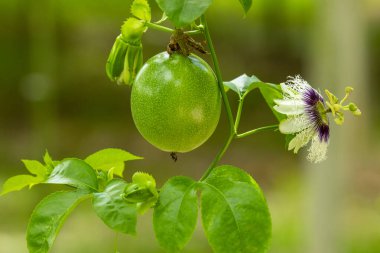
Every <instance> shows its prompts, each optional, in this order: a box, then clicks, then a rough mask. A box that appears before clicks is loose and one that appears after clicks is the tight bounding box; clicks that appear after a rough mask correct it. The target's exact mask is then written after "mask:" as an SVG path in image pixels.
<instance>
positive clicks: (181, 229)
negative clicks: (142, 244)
mask: <svg viewBox="0 0 380 253" xmlns="http://www.w3.org/2000/svg"><path fill="white" fill-rule="evenodd" d="M195 186H196V182H194V180H192V179H190V178H187V177H174V178H171V179H170V180H169V181H168V182H166V184H165V185H164V186H163V187H162V189H161V191H160V197H159V200H158V202H157V205H156V207H155V209H154V213H153V226H154V231H155V234H156V238H157V240H158V241H159V243H160V245H161V246H162V247H163V248H164V249H165V250H167V251H168V252H179V251H181V250H182V249H183V247H184V246H185V245H186V243H187V242H188V241H189V240H190V238H191V236H192V234H193V232H194V229H195V225H196V223H197V215H198V205H197V192H196V188H195Z"/></svg>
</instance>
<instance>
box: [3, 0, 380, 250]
mask: <svg viewBox="0 0 380 253" xmlns="http://www.w3.org/2000/svg"><path fill="white" fill-rule="evenodd" d="M150 2H151V5H152V8H153V10H154V13H153V16H154V19H155V20H158V19H159V18H160V13H159V12H158V8H157V5H156V4H155V2H154V1H150ZM129 5H130V1H126V0H107V1H94V0H81V1H77V0H39V1H32V0H29V1H25V0H2V1H0V24H1V25H0V73H1V74H0V184H2V183H3V182H4V181H5V179H6V178H7V177H10V176H13V175H16V174H20V173H24V172H26V170H25V169H24V168H23V165H22V163H21V162H20V159H42V155H43V154H44V152H45V149H48V150H49V152H50V154H51V155H52V156H53V158H55V159H62V158H64V157H80V158H84V157H86V156H87V155H88V154H90V153H92V152H95V151H97V150H99V149H102V148H106V147H118V148H123V149H126V150H128V151H130V152H132V153H134V154H136V155H140V156H143V157H145V160H143V161H138V162H137V161H136V162H130V163H128V164H127V170H126V173H125V177H126V178H130V176H131V174H133V172H135V171H137V170H143V171H147V172H150V173H152V174H153V175H154V176H155V177H156V179H157V181H158V185H162V184H163V183H164V182H165V181H166V180H167V179H168V178H169V177H171V176H174V175H186V176H190V177H193V178H199V177H200V176H201V175H202V172H203V171H204V170H205V169H206V168H207V166H208V164H209V163H210V161H211V160H212V158H213V157H214V156H215V154H216V152H217V151H218V149H219V147H220V146H221V144H222V143H223V141H224V138H225V136H226V133H227V128H226V127H227V124H226V117H225V115H224V114H223V115H222V117H221V120H220V124H219V127H218V128H217V130H216V132H215V134H214V135H213V136H212V138H211V139H210V140H209V141H208V142H207V143H206V144H204V145H203V146H202V147H200V148H199V149H197V150H195V151H193V152H191V153H188V154H180V155H179V160H178V161H177V162H176V163H174V162H173V161H172V160H171V159H170V156H169V154H168V153H165V152H161V151H159V150H157V149H155V148H154V147H152V146H150V145H149V144H148V143H147V142H146V141H144V140H143V138H142V137H141V136H140V135H139V133H138V132H137V130H136V128H135V127H134V125H133V122H132V118H131V115H130V106H129V96H130V88H129V87H126V86H117V85H115V84H114V83H111V82H110V81H109V80H108V79H107V78H106V76H105V70H104V68H105V62H106V59H107V56H108V53H109V51H110V49H111V46H112V44H113V41H114V39H115V37H116V36H117V35H118V34H119V27H120V25H121V24H122V22H123V20H125V18H126V17H127V16H128V15H129ZM207 17H208V20H209V25H210V29H211V33H212V36H213V39H214V43H215V46H216V50H217V53H218V56H219V59H220V64H221V68H222V71H223V77H224V79H225V80H231V79H233V78H235V77H236V76H238V75H240V74H242V73H247V74H255V75H256V76H258V77H259V78H260V79H261V80H264V81H268V82H272V83H280V82H282V81H284V80H286V78H287V76H289V75H295V74H301V75H302V76H303V77H304V78H305V79H306V80H308V81H309V82H310V83H312V84H313V85H314V86H315V87H318V88H320V89H321V90H323V89H325V88H329V89H330V90H331V91H333V92H334V93H336V94H338V95H339V96H342V95H343V94H344V87H345V86H346V85H351V86H353V87H355V92H354V93H353V96H352V99H353V100H354V101H355V102H357V104H358V105H359V106H360V108H361V109H362V111H363V115H362V117H361V118H359V119H354V118H353V117H352V116H351V115H348V116H347V117H346V123H345V124H344V125H343V126H341V127H333V129H332V134H331V144H330V148H329V159H328V160H327V161H326V162H324V163H321V164H318V165H312V164H310V163H308V162H307V161H305V152H301V153H300V154H299V155H297V156H295V155H293V154H292V153H291V152H288V151H286V150H285V148H284V146H285V144H284V138H283V136H281V135H280V134H279V133H270V132H267V133H260V134H257V135H254V136H251V137H248V138H245V139H242V140H238V141H235V142H233V144H232V145H231V147H230V149H229V150H228V152H227V153H226V155H225V157H224V158H223V161H222V162H223V163H225V164H233V165H236V166H238V167H240V168H243V169H245V170H247V171H249V172H250V173H251V174H252V175H253V177H254V178H255V179H256V180H257V182H258V183H259V184H260V185H261V186H262V188H263V190H264V193H265V196H266V198H267V200H268V204H269V206H270V210H271V213H272V218H273V239H272V247H271V249H270V250H269V252H270V253H288V252H289V253H298V252H299V253H301V252H302V253H330V252H331V253H340V252H341V253H376V252H380V194H379V193H380V144H379V143H380V132H379V129H380V128H379V124H380V107H379V95H380V92H379V90H380V88H379V87H380V85H379V80H380V1H378V0H361V1H358V0H328V1H327V0H255V1H254V3H253V7H252V9H251V11H250V12H249V13H248V15H247V17H246V18H243V11H242V9H241V7H240V5H239V3H238V1H237V0H236V1H225V0H215V1H214V4H213V5H212V6H211V7H210V9H209V10H208V12H207ZM168 39H169V35H168V34H163V33H161V32H157V31H152V30H149V31H148V32H147V33H146V34H145V35H144V39H143V43H144V57H145V59H148V58H149V57H151V56H153V55H154V54H156V53H158V52H160V51H163V50H165V47H166V44H167V42H168ZM206 58H209V57H207V56H206ZM207 60H208V61H209V59H207ZM229 98H230V101H231V104H232V107H233V108H234V110H235V109H236V106H237V97H236V96H234V94H232V93H231V94H229ZM274 122H275V119H274V117H273V116H272V115H271V113H270V110H269V109H268V108H267V107H266V105H265V103H264V101H263V99H262V98H261V97H260V95H259V94H257V93H256V92H253V93H252V94H250V95H249V97H248V99H247V102H246V104H245V107H244V112H243V119H242V123H241V127H240V129H241V131H244V130H250V129H252V128H255V127H259V126H263V125H267V124H272V123H274ZM57 189H64V188H63V187H62V186H54V187H52V186H45V185H39V186H37V187H35V188H33V189H32V190H30V191H28V190H23V191H20V192H15V193H11V194H9V195H6V196H2V197H0V252H1V253H10V252H12V253H24V252H27V249H26V242H25V230H26V226H27V222H28V217H29V215H30V214H31V212H32V210H33V208H34V206H35V205H36V204H37V203H38V202H39V200H40V199H41V198H42V197H43V196H45V195H46V194H48V193H49V192H52V191H54V190H57ZM114 238H115V234H114V233H113V232H112V231H110V230H109V229H108V228H107V227H106V226H105V225H104V224H103V223H102V222H101V221H100V220H99V219H98V218H97V217H96V215H95V214H94V212H93V211H92V210H91V204H90V203H88V202H85V203H83V204H82V205H80V206H79V207H78V208H77V209H76V210H75V211H74V212H73V213H72V215H71V216H70V217H69V218H68V220H67V223H66V224H65V225H64V226H63V228H62V230H61V233H60V234H59V236H58V238H57V240H56V243H55V245H54V247H53V249H52V252H57V253H62V252H72V253H82V252H94V253H95V252H114ZM119 249H120V252H141V253H144V252H163V251H162V250H161V249H160V248H159V246H158V243H157V242H156V241H155V239H154V234H153V230H152V225H151V213H147V214H145V215H144V216H143V217H140V220H139V224H138V235H137V236H136V237H131V236H120V237H119ZM184 252H201V253H203V252H211V249H210V248H209V246H208V244H207V240H206V239H205V236H204V234H203V232H202V228H201V224H199V225H198V227H197V230H196V233H195V234H194V236H193V239H192V240H191V242H190V243H189V245H188V246H187V247H186V248H185V250H184Z"/></svg>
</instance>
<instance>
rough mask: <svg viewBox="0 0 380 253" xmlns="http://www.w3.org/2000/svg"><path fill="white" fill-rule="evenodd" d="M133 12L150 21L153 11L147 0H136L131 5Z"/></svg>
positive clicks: (138, 16) (137, 16) (136, 15)
mask: <svg viewBox="0 0 380 253" xmlns="http://www.w3.org/2000/svg"><path fill="white" fill-rule="evenodd" d="M131 13H132V15H133V16H135V17H136V18H139V19H142V20H146V21H150V20H151V18H152V16H151V11H150V7H149V4H148V1H147V0H134V1H133V3H132V6H131Z"/></svg>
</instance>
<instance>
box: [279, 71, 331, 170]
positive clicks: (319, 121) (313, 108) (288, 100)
mask: <svg viewBox="0 0 380 253" xmlns="http://www.w3.org/2000/svg"><path fill="white" fill-rule="evenodd" d="M281 89H282V92H283V98H282V99H275V100H274V102H275V103H276V105H275V106H274V109H275V110H276V111H277V112H279V113H281V114H285V115H286V116H287V119H285V120H283V121H281V122H280V125H279V130H280V132H281V133H283V134H295V137H294V138H293V139H292V140H291V141H290V142H289V146H288V149H289V150H294V153H297V152H298V150H299V149H300V148H302V147H304V146H305V145H307V144H308V143H309V142H310V141H311V145H310V147H309V149H308V151H309V153H308V155H307V159H308V160H309V161H311V162H315V163H318V162H321V161H323V160H325V159H326V153H327V146H328V144H329V137H330V127H329V120H328V117H327V114H326V112H327V111H328V107H326V105H325V101H324V99H323V97H322V95H321V94H320V93H319V92H318V91H317V90H315V89H314V88H312V87H311V86H310V85H309V84H308V83H307V82H306V81H305V80H303V79H302V78H301V77H300V76H295V77H289V79H288V80H287V81H286V83H282V84H281Z"/></svg>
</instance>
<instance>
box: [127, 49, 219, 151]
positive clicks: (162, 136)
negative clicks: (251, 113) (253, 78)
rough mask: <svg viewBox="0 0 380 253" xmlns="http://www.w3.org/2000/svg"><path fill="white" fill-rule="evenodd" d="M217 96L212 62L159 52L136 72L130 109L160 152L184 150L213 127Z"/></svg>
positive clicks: (217, 105)
mask: <svg viewBox="0 0 380 253" xmlns="http://www.w3.org/2000/svg"><path fill="white" fill-rule="evenodd" d="M220 110H221V97H220V92H219V89H218V84H217V80H216V77H215V74H214V72H213V71H212V69H211V67H210V66H209V65H208V64H207V63H206V62H205V61H204V60H202V59H201V58H199V57H198V56H196V55H190V56H188V57H186V56H183V55H181V54H177V53H174V54H172V55H169V54H168V53H167V52H162V53H160V54H157V55H155V56H153V57H152V58H151V59H149V60H148V61H147V62H146V63H145V64H144V66H143V67H142V68H141V70H140V71H139V72H138V74H137V76H136V79H135V82H134V84H133V86H132V93H131V111H132V117H133V120H134V122H135V125H136V127H137V129H138V130H139V132H140V133H141V135H142V136H143V137H144V138H145V139H146V140H147V141H148V142H150V143H151V144H152V145H154V146H156V147H157V148H159V149H161V150H163V151H169V152H188V151H191V150H193V149H195V148H197V147H199V146H200V145H202V144H203V143H204V142H205V141H206V140H207V139H208V138H209V137H210V136H211V135H212V133H213V132H214V130H215V128H216V126H217V124H218V121H219V117H220Z"/></svg>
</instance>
